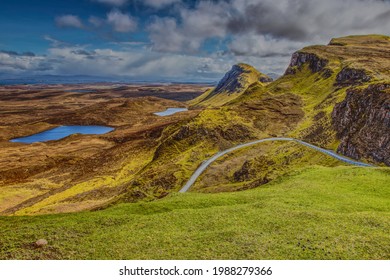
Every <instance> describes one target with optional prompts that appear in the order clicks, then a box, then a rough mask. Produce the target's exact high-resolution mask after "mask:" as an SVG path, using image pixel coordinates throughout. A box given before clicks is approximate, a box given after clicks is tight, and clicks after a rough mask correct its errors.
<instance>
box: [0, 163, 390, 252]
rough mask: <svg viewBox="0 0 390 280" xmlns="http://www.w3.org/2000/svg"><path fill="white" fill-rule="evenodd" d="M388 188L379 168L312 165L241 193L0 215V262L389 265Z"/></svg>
mask: <svg viewBox="0 0 390 280" xmlns="http://www.w3.org/2000/svg"><path fill="white" fill-rule="evenodd" d="M389 182H390V172H389V170H388V169H374V168H357V167H334V168H325V167H311V168H309V169H305V170H302V171H299V172H295V173H293V174H290V175H289V176H284V177H283V178H281V179H278V180H276V181H274V182H272V183H270V184H268V185H266V186H263V187H260V188H257V189H253V190H249V191H243V192H236V193H220V194H195V193H187V194H176V195H172V196H170V197H167V198H165V199H162V200H159V201H156V202H149V203H137V204H121V205H118V206H115V207H113V208H109V209H106V210H103V211H97V212H82V213H76V214H57V215H45V216H24V217H0V259H389V258H390V236H389V229H390V187H389ZM39 238H45V239H47V240H48V242H49V245H48V246H46V247H44V248H36V247H35V246H34V245H33V243H34V242H35V241H36V240H38V239H39Z"/></svg>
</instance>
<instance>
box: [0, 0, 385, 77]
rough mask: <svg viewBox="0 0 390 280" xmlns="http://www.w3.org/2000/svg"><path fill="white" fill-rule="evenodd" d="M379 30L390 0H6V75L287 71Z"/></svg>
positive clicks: (1, 13)
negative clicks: (298, 54) (332, 44)
mask: <svg viewBox="0 0 390 280" xmlns="http://www.w3.org/2000/svg"><path fill="white" fill-rule="evenodd" d="M373 33H375V34H384V35H390V1H389V0H343V1H339V0H326V1H324V0H278V1H275V0H193V1H190V0H56V1H53V0H34V1H32V0H1V2H0V78H1V77H19V76H34V75H64V76H74V75H76V76H78V75H89V76H99V77H105V78H107V80H110V79H116V78H123V79H129V80H134V81H137V80H139V81H141V80H149V81H160V80H172V81H200V82H201V81H215V80H218V79H219V78H221V76H223V74H224V73H225V72H226V71H228V70H229V69H230V68H231V66H232V65H233V64H235V63H239V62H244V63H248V64H251V65H253V66H255V67H256V68H257V69H258V70H260V71H261V72H263V73H266V74H268V73H275V74H278V75H281V74H283V72H284V71H285V69H286V67H287V65H288V63H289V61H290V58H291V54H292V53H293V52H294V51H296V50H299V49H300V48H302V47H304V46H307V45H312V44H327V43H328V42H329V41H330V39H331V38H334V37H340V36H346V35H357V34H373Z"/></svg>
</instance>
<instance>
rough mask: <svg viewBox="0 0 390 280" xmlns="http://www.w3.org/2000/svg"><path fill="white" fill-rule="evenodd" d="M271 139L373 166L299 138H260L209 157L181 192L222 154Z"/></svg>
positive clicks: (353, 162) (353, 163)
mask: <svg viewBox="0 0 390 280" xmlns="http://www.w3.org/2000/svg"><path fill="white" fill-rule="evenodd" d="M269 141H293V142H296V143H298V144H301V145H303V146H306V147H309V148H311V149H313V150H316V151H318V152H320V153H323V154H326V155H329V156H331V157H334V158H336V159H338V160H340V161H343V162H346V163H349V164H352V165H356V166H362V167H372V166H373V165H371V164H367V163H364V162H360V161H356V160H353V159H350V158H347V157H345V156H342V155H339V154H337V153H336V152H334V151H330V150H326V149H323V148H320V147H317V146H315V145H312V144H309V143H307V142H304V141H302V140H298V139H294V138H286V137H273V138H265V139H260V140H256V141H252V142H248V143H245V144H240V145H237V146H234V147H232V148H230V149H227V150H224V151H221V152H218V153H216V154H215V155H213V156H212V157H211V158H209V159H208V160H206V161H204V162H203V163H202V164H201V165H200V166H199V167H198V169H196V170H195V172H194V173H193V174H192V176H191V178H190V179H189V180H188V181H187V183H186V184H185V185H184V187H183V188H182V189H181V190H180V191H179V192H182V193H183V192H186V191H188V189H189V188H191V186H192V185H193V184H194V183H195V181H196V179H198V177H199V175H200V174H202V173H203V171H204V170H205V169H206V168H207V167H208V166H209V165H210V164H211V163H213V162H214V161H215V160H217V159H218V158H220V157H222V156H224V155H226V154H228V153H230V152H233V151H235V150H238V149H241V148H245V147H249V146H252V145H256V144H259V143H263V142H269Z"/></svg>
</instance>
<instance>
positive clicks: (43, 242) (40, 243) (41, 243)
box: [35, 239, 48, 247]
mask: <svg viewBox="0 0 390 280" xmlns="http://www.w3.org/2000/svg"><path fill="white" fill-rule="evenodd" d="M47 243H48V242H47V240H46V239H39V240H38V241H37V242H35V245H36V246H37V247H45V246H46V245H47Z"/></svg>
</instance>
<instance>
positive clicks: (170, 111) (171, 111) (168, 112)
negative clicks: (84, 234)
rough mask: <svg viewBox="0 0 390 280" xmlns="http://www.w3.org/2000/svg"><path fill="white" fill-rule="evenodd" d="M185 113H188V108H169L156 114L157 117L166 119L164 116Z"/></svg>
mask: <svg viewBox="0 0 390 280" xmlns="http://www.w3.org/2000/svg"><path fill="white" fill-rule="evenodd" d="M184 111H188V109H187V108H168V109H166V110H165V111H163V112H157V113H154V114H155V115H157V116H160V117H164V116H170V115H173V114H176V113H179V112H184Z"/></svg>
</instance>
